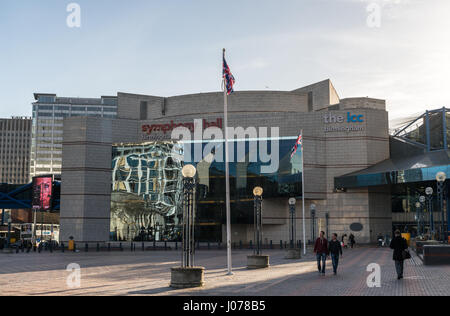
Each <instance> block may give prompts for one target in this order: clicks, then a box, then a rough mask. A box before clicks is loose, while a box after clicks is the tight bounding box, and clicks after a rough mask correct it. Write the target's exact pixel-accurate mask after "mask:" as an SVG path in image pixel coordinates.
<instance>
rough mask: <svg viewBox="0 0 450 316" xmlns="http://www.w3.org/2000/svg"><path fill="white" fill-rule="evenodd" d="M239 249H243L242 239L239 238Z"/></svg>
mask: <svg viewBox="0 0 450 316" xmlns="http://www.w3.org/2000/svg"><path fill="white" fill-rule="evenodd" d="M239 249H242V240H239Z"/></svg>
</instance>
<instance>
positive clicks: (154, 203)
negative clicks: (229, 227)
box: [110, 137, 302, 242]
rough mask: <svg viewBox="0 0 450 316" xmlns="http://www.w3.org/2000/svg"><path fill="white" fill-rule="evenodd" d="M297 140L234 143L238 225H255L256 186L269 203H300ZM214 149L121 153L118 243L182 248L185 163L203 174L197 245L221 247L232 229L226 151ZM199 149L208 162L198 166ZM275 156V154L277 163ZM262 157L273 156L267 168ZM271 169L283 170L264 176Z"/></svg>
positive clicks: (157, 146)
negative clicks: (217, 244) (227, 201)
mask: <svg viewBox="0 0 450 316" xmlns="http://www.w3.org/2000/svg"><path fill="white" fill-rule="evenodd" d="M295 139H296V137H293V138H292V139H291V138H288V139H277V140H276V142H275V141H274V142H272V141H262V142H260V141H258V140H242V141H233V142H230V143H229V146H230V148H231V150H230V196H231V210H232V212H231V213H232V218H231V220H232V223H234V224H252V223H253V194H252V191H253V188H254V187H255V186H261V187H262V188H263V189H264V197H266V198H270V197H290V196H296V197H301V191H302V190H301V172H302V161H301V160H302V157H301V152H300V149H299V151H298V152H297V154H296V155H294V156H293V157H292V158H291V150H292V144H293V143H294V142H295ZM274 144H276V146H277V147H278V148H276V147H274V146H275V145H274ZM210 145H211V144H206V143H184V144H181V143H174V142H153V143H144V144H120V145H116V146H114V147H113V157H112V168H113V177H112V181H113V182H112V197H111V199H112V202H111V204H112V205H111V226H110V227H111V240H117V241H132V240H135V241H141V240H142V241H153V240H155V241H176V240H181V239H180V238H181V235H180V224H181V220H182V203H181V200H182V189H183V188H182V176H181V169H182V166H183V164H184V163H190V164H193V165H195V166H196V168H197V179H196V181H197V187H196V191H197V194H196V240H198V241H214V242H216V241H222V225H223V224H224V223H225V221H226V218H225V163H224V146H225V145H224V143H223V142H216V144H215V145H214V146H213V147H212V148H211V147H210ZM261 146H263V147H261ZM265 146H267V148H266V147H265ZM199 148H200V152H201V153H203V155H201V157H204V158H203V160H200V159H195V152H197V153H198V151H199V150H198V149H199ZM272 149H273V150H274V153H276V154H273V155H272ZM261 152H266V153H268V155H269V156H271V159H270V161H269V162H266V163H265V162H263V161H268V160H267V159H266V158H267V157H261V155H260V154H258V155H256V154H257V153H261ZM231 153H232V154H231ZM261 158H262V159H261ZM198 160H200V161H198ZM196 161H197V162H196ZM272 163H274V164H275V166H276V170H273V172H269V173H265V172H264V168H262V167H264V166H266V167H268V166H270V165H271V164H272Z"/></svg>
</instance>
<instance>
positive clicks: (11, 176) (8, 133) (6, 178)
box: [0, 117, 31, 184]
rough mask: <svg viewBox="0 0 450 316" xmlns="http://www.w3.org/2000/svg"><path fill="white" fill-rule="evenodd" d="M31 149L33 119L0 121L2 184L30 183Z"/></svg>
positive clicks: (19, 118)
mask: <svg viewBox="0 0 450 316" xmlns="http://www.w3.org/2000/svg"><path fill="white" fill-rule="evenodd" d="M30 148H31V118H29V117H13V118H10V119H0V183H10V184H25V183H28V179H29V177H30Z"/></svg>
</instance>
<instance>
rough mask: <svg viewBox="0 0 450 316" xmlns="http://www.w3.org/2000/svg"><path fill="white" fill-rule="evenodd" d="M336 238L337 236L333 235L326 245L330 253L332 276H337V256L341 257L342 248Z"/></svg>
mask: <svg viewBox="0 0 450 316" xmlns="http://www.w3.org/2000/svg"><path fill="white" fill-rule="evenodd" d="M337 237H338V236H337V234H333V236H332V237H331V241H330V243H329V244H328V251H329V252H330V255H331V262H332V264H333V273H334V275H336V274H337V268H338V265H339V256H341V257H342V247H341V243H340V242H339V240H338V239H337Z"/></svg>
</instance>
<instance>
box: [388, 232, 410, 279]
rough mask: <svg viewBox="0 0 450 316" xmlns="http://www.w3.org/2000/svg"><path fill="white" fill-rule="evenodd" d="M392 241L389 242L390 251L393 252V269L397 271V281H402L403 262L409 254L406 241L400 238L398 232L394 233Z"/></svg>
mask: <svg viewBox="0 0 450 316" xmlns="http://www.w3.org/2000/svg"><path fill="white" fill-rule="evenodd" d="M394 236H395V237H394V239H392V241H391V245H390V247H391V249H393V250H394V254H393V259H394V261H395V269H396V270H397V280H400V279H403V267H404V261H405V259H407V258H408V255H409V253H408V252H407V251H406V249H408V244H407V242H406V239H405V238H403V237H402V235H401V233H400V231H399V230H396V231H395V234H394Z"/></svg>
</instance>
